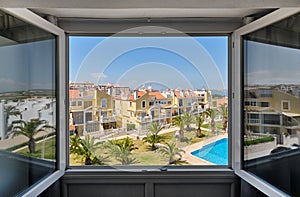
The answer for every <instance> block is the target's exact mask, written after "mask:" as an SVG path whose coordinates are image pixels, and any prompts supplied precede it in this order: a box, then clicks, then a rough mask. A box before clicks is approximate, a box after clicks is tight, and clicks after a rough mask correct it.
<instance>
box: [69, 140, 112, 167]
mask: <svg viewBox="0 0 300 197" xmlns="http://www.w3.org/2000/svg"><path fill="white" fill-rule="evenodd" d="M95 140H96V138H94V137H92V138H90V136H89V135H86V136H85V138H84V139H81V138H80V137H78V136H76V135H75V136H72V137H71V138H70V153H73V154H77V155H80V156H82V157H83V158H84V164H85V165H94V164H98V165H104V164H105V162H107V161H108V160H107V157H101V156H96V155H95V152H96V150H97V149H98V148H99V145H100V142H97V143H95Z"/></svg>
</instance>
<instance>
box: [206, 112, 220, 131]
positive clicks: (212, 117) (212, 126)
mask: <svg viewBox="0 0 300 197" xmlns="http://www.w3.org/2000/svg"><path fill="white" fill-rule="evenodd" d="M204 114H205V115H207V116H209V117H210V129H211V131H212V132H214V131H215V126H216V122H215V118H216V117H217V115H218V111H217V110H216V109H212V108H208V109H207V110H206V111H205V112H204Z"/></svg>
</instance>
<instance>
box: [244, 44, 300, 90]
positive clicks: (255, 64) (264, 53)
mask: <svg viewBox="0 0 300 197" xmlns="http://www.w3.org/2000/svg"><path fill="white" fill-rule="evenodd" d="M299 66H300V50H299V49H293V48H287V47H282V46H275V45H270V44H264V43H258V42H254V41H245V80H246V81H245V82H246V83H247V84H248V85H278V84H300V72H299Z"/></svg>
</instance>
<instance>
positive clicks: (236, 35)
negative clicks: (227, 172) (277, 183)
mask: <svg viewBox="0 0 300 197" xmlns="http://www.w3.org/2000/svg"><path fill="white" fill-rule="evenodd" d="M298 12H300V8H280V9H278V10H276V11H274V12H272V13H270V14H268V15H266V16H264V17H262V18H260V19H257V20H256V21H253V22H252V23H250V24H248V25H245V26H243V27H241V28H239V29H237V30H235V31H234V32H233V36H232V37H233V43H232V50H233V53H232V60H233V68H232V70H231V72H232V73H231V74H232V79H231V84H232V88H233V97H232V125H233V126H232V130H233V131H234V132H232V134H233V135H232V141H233V146H232V156H233V158H232V166H233V169H234V171H235V173H236V174H237V175H238V176H240V177H241V178H242V179H244V180H245V181H247V182H248V183H249V184H251V185H253V186H254V187H256V188H257V189H258V190H260V191H262V192H263V193H265V194H266V195H268V196H288V195H287V194H286V193H284V192H282V191H281V190H279V189H278V188H276V187H274V186H273V185H271V184H269V183H268V182H266V181H264V180H262V179H261V178H259V177H257V176H255V175H253V174H251V173H249V172H247V171H245V170H243V169H242V164H243V155H242V153H243V151H242V136H241V131H242V129H243V128H242V126H243V125H241V122H243V120H242V113H243V104H242V99H243V98H242V96H243V92H242V91H243V87H242V76H243V69H242V59H243V53H242V42H243V40H242V36H243V35H246V34H248V33H251V32H254V31H256V30H258V29H260V28H263V27H266V26H268V25H271V24H273V23H275V22H278V21H280V20H282V19H284V18H287V17H289V16H292V15H294V14H296V13H298Z"/></svg>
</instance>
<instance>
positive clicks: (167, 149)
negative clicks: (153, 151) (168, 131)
mask: <svg viewBox="0 0 300 197" xmlns="http://www.w3.org/2000/svg"><path fill="white" fill-rule="evenodd" d="M159 152H160V153H162V154H163V155H165V156H167V157H168V158H169V164H175V165H176V164H182V163H185V161H182V160H181V158H182V153H185V151H184V150H182V149H180V148H178V147H177V146H176V143H174V142H173V143H170V144H169V143H167V144H166V146H163V147H161V148H160V149H159Z"/></svg>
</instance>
